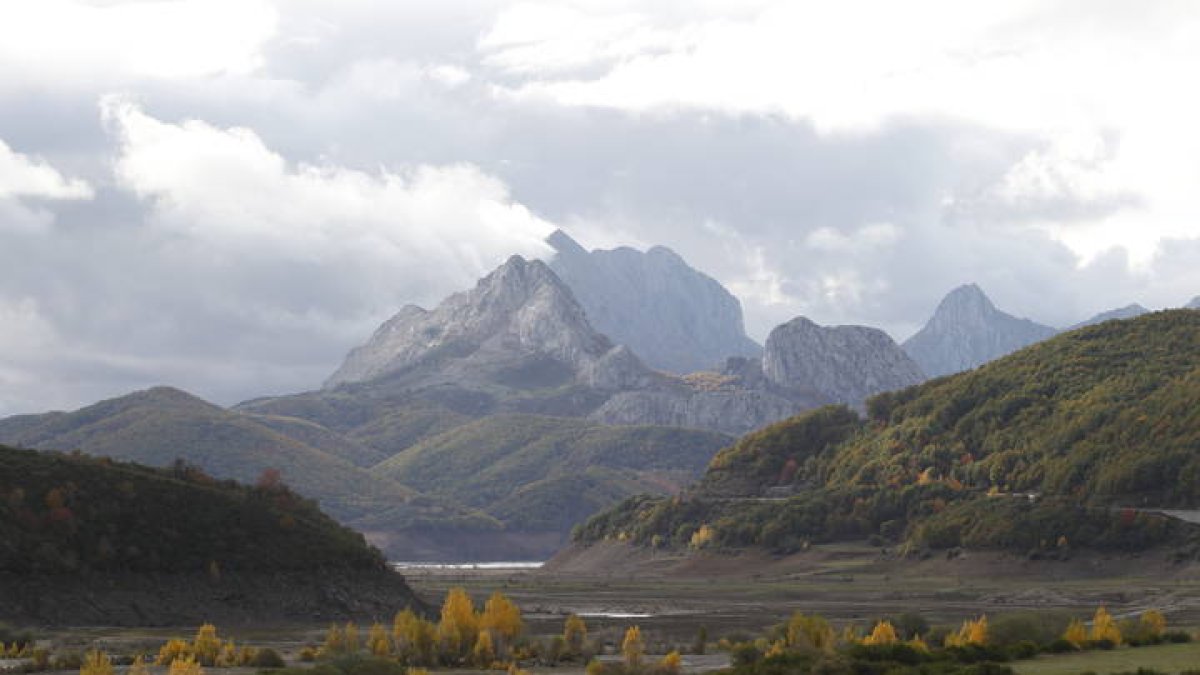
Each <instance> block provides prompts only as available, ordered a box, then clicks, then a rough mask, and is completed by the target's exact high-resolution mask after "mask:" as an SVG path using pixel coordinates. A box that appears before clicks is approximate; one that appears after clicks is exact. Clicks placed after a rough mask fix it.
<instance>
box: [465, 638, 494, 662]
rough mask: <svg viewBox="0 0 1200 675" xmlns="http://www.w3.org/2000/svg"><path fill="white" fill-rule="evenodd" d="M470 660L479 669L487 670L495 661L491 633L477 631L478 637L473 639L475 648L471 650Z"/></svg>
mask: <svg viewBox="0 0 1200 675" xmlns="http://www.w3.org/2000/svg"><path fill="white" fill-rule="evenodd" d="M471 659H472V660H473V661H474V662H475V665H476V666H479V667H480V668H487V667H489V666H491V665H492V662H493V661H495V660H496V649H495V648H494V647H493V646H492V633H491V631H489V630H481V631H479V637H477V638H475V648H474V649H472V650H471Z"/></svg>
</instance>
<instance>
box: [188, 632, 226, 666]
mask: <svg viewBox="0 0 1200 675" xmlns="http://www.w3.org/2000/svg"><path fill="white" fill-rule="evenodd" d="M192 655H194V656H195V657H196V661H198V662H199V663H200V664H201V665H205V666H212V665H216V663H217V657H219V656H220V655H221V638H219V637H217V627H216V626H214V625H212V624H211V623H206V624H204V625H203V626H200V629H199V630H197V631H196V637H195V638H194V639H193V640H192Z"/></svg>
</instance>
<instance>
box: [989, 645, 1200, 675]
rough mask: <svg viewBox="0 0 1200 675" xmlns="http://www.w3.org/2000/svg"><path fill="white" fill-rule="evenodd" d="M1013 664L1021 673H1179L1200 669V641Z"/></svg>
mask: <svg viewBox="0 0 1200 675" xmlns="http://www.w3.org/2000/svg"><path fill="white" fill-rule="evenodd" d="M1012 665H1013V669H1014V670H1016V671H1017V673H1019V674H1020V675H1078V674H1079V673H1086V672H1093V673H1097V675H1108V674H1109V673H1119V672H1125V671H1136V670H1137V669H1138V668H1153V669H1154V670H1157V671H1160V672H1164V673H1170V674H1171V675H1176V674H1177V673H1180V672H1182V671H1185V670H1189V669H1192V670H1196V669H1200V642H1193V643H1190V644H1185V645H1163V646H1159V647H1140V648H1138V649H1130V648H1124V649H1114V650H1112V651H1107V652H1106V651H1090V652H1083V653H1079V654H1064V655H1061V656H1039V657H1038V658H1036V659H1033V660H1031V661H1017V662H1016V663H1013V664H1012Z"/></svg>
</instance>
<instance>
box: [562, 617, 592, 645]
mask: <svg viewBox="0 0 1200 675" xmlns="http://www.w3.org/2000/svg"><path fill="white" fill-rule="evenodd" d="M563 641H564V642H566V643H567V649H568V650H569V651H570V653H571V654H581V653H583V645H584V643H585V642H586V641H587V624H586V623H584V622H583V619H581V618H579V616H578V615H576V614H571V615H568V616H567V620H566V621H564V622H563Z"/></svg>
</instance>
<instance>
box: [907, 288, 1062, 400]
mask: <svg viewBox="0 0 1200 675" xmlns="http://www.w3.org/2000/svg"><path fill="white" fill-rule="evenodd" d="M1056 332H1057V331H1056V330H1055V329H1053V328H1051V327H1049V326H1043V325H1042V324H1039V323H1035V322H1033V321H1030V320H1028V319H1018V318H1017V317H1014V316H1012V315H1010V314H1005V313H1004V312H1002V311H1000V310H998V309H996V306H995V305H993V304H992V301H991V300H989V299H988V297H987V296H986V295H984V293H983V290H982V289H980V288H979V286H976V285H975V284H967V285H965V286H960V287H958V288H956V289H954V290H953V291H951V292H950V293H949V295H947V296H946V297H945V298H944V299H942V302H941V304H939V305H938V307H937V310H936V311H935V312H934V313H933V317H932V318H930V319H929V322H928V323H926V324H925V327H924V328H922V329H921V330H920V331H918V332H917V334H916V335H913V336H912V337H911V338H909V339H908V340H906V341H905V342H904V344H903V345H902V346H903V347H904V351H905V352H907V353H908V355H909V356H911V357H912V359H913V361H916V362H917V365H918V366H920V368H921V370H922V371H923V372H924V373H925V374H926V375H928V376H930V377H940V376H942V375H949V374H951V373H957V372H960V371H963V370H970V369H971V368H976V367H978V366H981V365H983V364H985V363H987V362H989V361H991V360H993V359H997V358H1000V357H1001V356H1004V355H1005V354H1010V353H1012V352H1014V351H1016V350H1018V349H1020V348H1022V347H1025V346H1027V345H1031V344H1033V343H1035V342H1039V341H1041V340H1045V339H1046V338H1049V337H1051V336H1053V335H1054V334H1055V333H1056Z"/></svg>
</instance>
